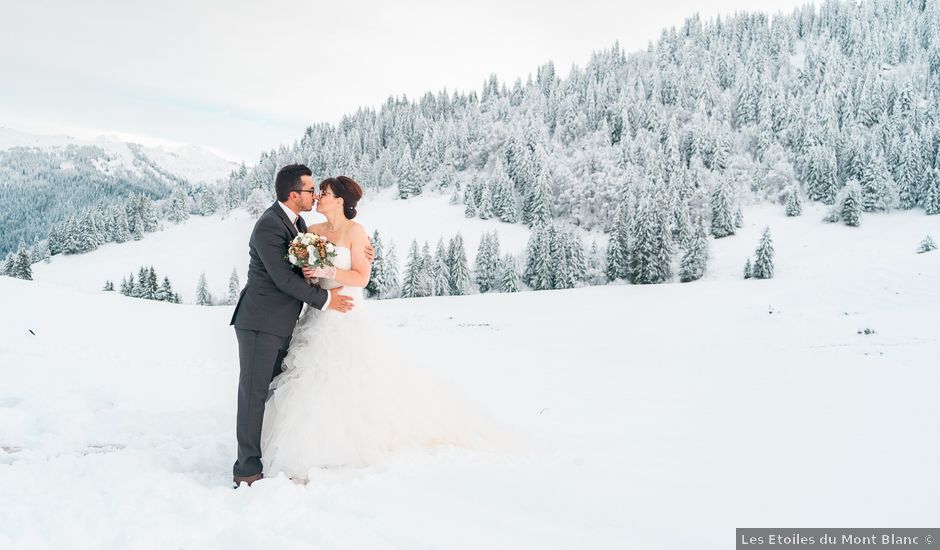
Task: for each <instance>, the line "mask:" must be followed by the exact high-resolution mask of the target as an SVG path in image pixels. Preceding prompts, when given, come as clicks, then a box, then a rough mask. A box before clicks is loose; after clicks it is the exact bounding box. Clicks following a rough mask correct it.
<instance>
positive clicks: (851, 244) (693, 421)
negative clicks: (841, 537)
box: [0, 201, 940, 550]
mask: <svg viewBox="0 0 940 550" xmlns="http://www.w3.org/2000/svg"><path fill="white" fill-rule="evenodd" d="M409 203H411V201H409ZM390 204H392V205H394V204H395V203H390ZM389 208H391V207H389ZM441 208H447V206H441ZM450 208H453V207H450ZM376 210H378V209H376ZM361 212H363V217H365V213H366V212H369V210H367V209H366V208H365V205H363V208H362V210H361ZM821 215H822V211H821V210H820V211H818V212H817V211H814V210H812V209H811V208H810V209H808V212H807V213H806V214H805V215H804V216H803V217H801V218H796V219H786V218H784V217H783V216H782V215H781V214H779V213H778V211H777V209H773V208H770V207H758V208H752V209H749V210H747V211H746V212H745V217H746V220H747V222H748V225H747V227H745V229H744V230H743V231H742V233H741V234H739V235H737V236H734V237H729V238H726V239H722V240H720V241H718V242H712V243H711V244H712V252H713V255H714V261H713V264H712V267H711V271H710V273H709V275H708V276H707V278H706V279H705V280H703V281H699V282H696V283H693V284H682V285H680V284H667V285H658V286H632V285H615V286H608V287H595V288H583V289H575V290H569V291H551V292H524V293H519V294H511V295H500V294H489V295H475V296H466V297H456V298H424V299H413V300H390V301H381V302H370V303H369V304H368V307H369V308H370V309H371V311H372V312H373V313H374V315H376V316H377V318H378V319H379V320H380V322H381V323H382V324H383V325H384V326H386V327H387V329H388V331H389V332H390V333H392V334H393V335H395V337H397V338H398V339H399V340H401V341H402V342H403V343H404V344H405V345H407V346H408V347H409V348H410V349H411V350H412V351H413V353H414V354H415V355H416V357H417V358H418V359H420V360H422V361H423V362H425V363H426V364H427V365H428V366H429V368H432V369H434V370H435V371H436V372H438V373H439V374H440V375H441V376H442V377H444V378H446V379H447V380H449V381H450V382H451V383H453V384H455V385H457V386H458V387H460V388H461V389H462V391H463V392H464V393H465V394H466V395H467V396H469V397H470V398H471V399H473V400H475V401H476V402H478V403H479V404H480V406H481V407H483V408H484V409H485V410H486V411H488V413H489V414H490V415H491V416H492V417H494V418H496V419H497V420H498V421H499V422H500V423H502V424H503V425H505V426H506V427H507V428H510V429H512V430H515V431H517V432H519V433H521V434H525V435H526V437H528V438H529V439H530V440H531V444H530V446H531V450H530V451H529V452H528V453H526V454H523V453H518V454H503V455H488V454H476V453H469V452H462V451H456V450H449V451H440V452H434V453H431V452H429V453H426V454H415V455H401V456H398V457H395V458H392V459H389V460H388V461H387V462H386V463H383V464H381V465H377V466H374V467H370V468H365V469H335V470H325V471H322V472H321V474H320V476H319V477H318V478H316V479H314V480H313V481H312V482H311V483H310V484H309V485H308V486H299V485H295V484H294V483H292V482H290V481H289V480H287V479H284V478H275V479H267V480H263V481H261V482H259V483H257V484H256V485H254V486H253V487H251V488H250V489H243V490H238V491H234V490H232V489H231V488H230V481H231V463H232V461H233V459H234V454H235V439H234V422H235V389H236V383H237V361H236V344H235V338H234V334H233V332H232V330H231V328H230V327H228V326H227V322H228V318H229V315H230V313H231V308H228V307H215V308H205V307H196V306H188V305H171V304H165V303H157V302H147V301H141V300H134V299H130V298H124V297H121V296H117V295H113V294H105V293H101V292H98V291H97V288H99V287H100V284H101V282H102V281H101V279H103V278H106V277H110V278H117V279H120V275H121V273H122V272H126V271H129V270H130V269H131V268H134V269H136V267H137V266H138V265H139V264H140V263H143V262H147V263H148V264H149V263H154V265H155V266H156V267H157V270H158V271H159V272H160V273H164V272H169V274H170V276H171V278H173V280H174V282H175V281H176V278H177V277H178V278H181V279H182V278H183V277H184V275H185V276H186V277H189V278H190V279H191V280H192V281H195V276H196V275H197V274H198V273H197V272H198V271H201V270H202V269H205V270H206V271H207V272H209V271H210V270H211V269H216V268H217V269H218V270H219V272H218V274H214V275H213V279H212V281H215V283H214V284H216V285H221V284H222V283H223V282H224V280H225V278H226V277H227V273H228V272H229V271H230V270H231V268H232V261H234V260H241V259H242V258H241V256H240V255H244V254H245V245H244V240H245V238H246V236H247V232H248V230H249V229H250V222H249V221H247V220H240V219H238V218H231V219H230V220H226V221H225V222H223V223H221V224H220V223H218V222H217V223H216V225H215V226H214V228H213V226H211V224H210V222H209V221H207V220H203V219H198V218H194V219H193V220H190V222H189V225H187V226H186V227H191V228H192V229H193V231H192V232H191V234H190V235H189V236H188V237H187V238H186V239H181V238H177V239H176V240H175V241H173V240H172V239H170V237H171V236H172V235H173V233H172V232H173V231H174V230H175V229H170V230H168V231H165V232H163V233H158V234H154V235H148V236H147V238H146V239H145V240H144V241H141V242H138V243H131V244H127V245H124V246H121V247H119V246H116V245H107V246H105V247H103V248H102V249H101V250H98V251H96V252H93V253H90V254H87V255H84V256H77V257H73V258H62V259H56V260H55V261H53V262H52V263H51V264H49V265H46V266H41V267H40V266H37V267H38V268H37V269H36V275H37V279H38V281H36V282H24V281H19V280H13V279H8V278H0V301H2V303H3V312H4V314H3V315H2V316H0V334H2V337H0V377H2V380H3V384H0V495H2V505H0V548H17V549H19V548H23V549H41V548H70V549H84V548H89V549H91V548H95V549H99V548H115V549H118V548H120V549H124V548H160V549H163V548H200V549H201V548H220V549H239V548H245V549H255V548H304V549H311V548H323V549H358V548H363V549H385V548H389V549H391V548H408V549H412V548H423V549H431V548H434V549H437V548H446V549H474V550H475V549H479V548H507V549H510V548H512V549H518V548H539V549H543V548H544V549H562V548H569V549H575V548H578V549H580V548H644V549H648V548H677V549H678V548H681V549H688V548H728V547H729V546H730V545H731V544H732V540H733V537H734V528H735V527H744V526H781V527H783V526H804V527H827V526H829V527H831V526H875V525H881V526H884V525H889V526H895V527H917V526H920V527H922V526H925V525H928V526H929V525H932V524H934V523H936V518H937V517H940V504H938V501H937V498H936V495H937V494H938V492H940V474H938V469H937V464H938V463H940V442H938V440H937V437H936V436H937V433H940V399H938V398H937V389H938V388H940V323H938V321H940V251H935V252H932V253H928V254H920V255H918V254H914V250H915V249H916V247H917V245H918V243H919V242H920V240H921V239H922V238H923V237H924V235H925V234H927V233H931V234H932V235H933V236H934V238H935V239H936V238H938V237H940V216H933V217H928V216H924V215H923V214H922V213H916V212H906V213H895V214H890V215H884V216H867V217H866V218H864V219H863V222H862V226H861V227H859V228H849V227H845V226H841V225H825V224H821V223H820V222H819V219H820V218H821ZM375 216H376V220H377V222H378V221H381V223H382V224H383V225H384V224H387V225H388V226H389V232H390V233H393V232H394V231H393V229H392V227H391V226H392V222H393V221H396V222H398V221H400V220H406V219H408V218H407V216H403V215H402V216H400V215H399V214H398V213H392V211H391V210H389V213H388V214H387V218H382V217H381V216H380V215H379V214H378V213H375ZM449 219H453V220H455V221H454V222H452V223H455V224H464V223H469V222H472V221H473V220H469V221H465V220H462V219H459V218H456V217H453V216H451V217H449ZM458 219H459V221H456V220H458ZM477 222H479V220H477ZM200 223H205V224H206V227H205V231H203V229H202V228H201V227H200V226H199V224H200ZM225 223H228V224H230V225H224V224H225ZM409 223H411V222H410V221H409V222H408V223H403V224H402V225H401V228H400V229H399V230H398V234H399V235H401V238H402V239H403V238H408V241H409V242H410V237H408V234H409V232H413V231H414V232H416V231H417V230H419V229H420V226H419V225H417V224H416V223H415V224H413V225H408V224H409ZM448 223H451V222H448ZM479 223H480V224H483V223H484V222H479ZM767 224H769V225H771V227H772V231H773V235H774V240H775V246H776V249H777V278H775V279H773V280H767V281H756V280H751V281H744V280H742V279H741V278H740V271H741V268H742V266H743V263H744V260H745V258H746V257H747V255H748V254H751V253H752V252H753V250H754V248H755V246H756V245H757V241H758V238H759V235H760V232H761V230H762V229H763V226H764V225H767ZM461 227H462V228H465V227H466V226H465V225H461ZM197 229H198V230H197ZM508 229H511V228H509V227H508V226H507V231H508ZM517 229H520V228H517ZM463 230H464V231H465V233H464V236H465V238H467V242H468V252H470V250H469V249H473V248H475V246H470V243H472V245H475V244H476V240H477V238H478V236H477V235H472V236H471V235H468V234H467V232H466V229H463ZM180 231H181V233H180V235H183V233H182V229H180ZM520 231H524V230H522V229H520ZM220 232H222V233H220ZM225 232H231V233H233V239H232V240H233V244H232V249H231V251H230V252H225V254H226V255H225V256H224V259H225V263H224V265H221V266H219V265H216V264H217V263H221V260H222V259H223V256H221V255H220V256H218V257H217V256H212V255H211V254H212V253H207V254H210V255H209V256H207V257H205V258H204V259H203V260H195V261H194V258H197V257H198V255H197V254H196V250H197V249H198V248H199V247H198V246H197V245H198V244H199V243H198V241H199V239H206V238H212V239H214V238H215V237H217V236H218V235H219V234H224V233H225ZM442 232H443V233H444V234H449V233H450V230H449V229H446V228H445V229H443V230H442ZM501 238H503V240H504V242H512V243H513V245H512V246H513V247H516V248H521V246H522V245H523V243H524V240H525V235H523V234H521V233H520V234H518V235H515V236H510V234H509V233H508V232H507V233H506V234H505V235H503V232H502V228H501ZM161 239H167V240H166V241H161ZM514 239H515V240H514ZM190 242H192V243H194V244H193V248H191V249H190V248H184V245H185V246H189V244H188V243H190ZM396 242H398V244H399V249H400V254H401V248H402V246H403V245H404V244H405V243H404V241H403V240H400V238H399V237H396ZM171 244H173V246H176V247H177V248H176V249H172V248H171V249H163V248H162V247H163V246H170V245H171ZM226 246H228V245H226ZM219 254H222V252H220V253H219ZM228 254H234V255H235V256H232V258H233V259H230V258H229V256H228ZM177 255H178V256H179V257H180V258H181V259H180V260H179V265H173V264H172V261H171V260H172V259H173V258H174V257H175V256H177ZM148 257H149V258H151V259H150V260H148V259H147V258H148ZM184 260H185V265H184ZM111 262H113V264H111ZM199 262H204V263H201V264H200V263H199ZM190 263H192V264H193V265H189V264H190ZM240 268H241V266H240ZM93 269H100V270H101V271H100V272H93V271H92V270H93ZM176 269H179V270H180V271H179V274H178V275H175V273H176V272H175V271H173V270H176ZM186 269H189V270H191V273H189V274H188V275H186V274H185V273H184V271H185V270H186ZM112 273H113V274H112ZM865 329H870V330H873V331H874V333H873V334H864V330H865ZM860 331H861V332H862V333H860Z"/></svg>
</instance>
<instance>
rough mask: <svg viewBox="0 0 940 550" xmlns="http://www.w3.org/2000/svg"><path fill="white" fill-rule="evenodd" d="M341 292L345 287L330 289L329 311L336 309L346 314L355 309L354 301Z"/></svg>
mask: <svg viewBox="0 0 940 550" xmlns="http://www.w3.org/2000/svg"><path fill="white" fill-rule="evenodd" d="M340 290H343V287H341V286H340V287H336V288H333V289H330V291H329V292H330V307H328V308H327V309H335V310H336V311H338V312H340V313H346V312H347V311H349V310H350V309H352V308H353V299H352V297H351V296H346V295H345V294H340V293H339V291H340Z"/></svg>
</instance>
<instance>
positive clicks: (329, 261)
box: [284, 233, 336, 268]
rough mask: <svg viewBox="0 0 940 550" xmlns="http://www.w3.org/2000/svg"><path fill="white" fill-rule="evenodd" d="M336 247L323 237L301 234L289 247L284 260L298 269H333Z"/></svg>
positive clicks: (313, 234)
mask: <svg viewBox="0 0 940 550" xmlns="http://www.w3.org/2000/svg"><path fill="white" fill-rule="evenodd" d="M335 257H336V245H334V244H333V243H331V242H330V241H329V240H328V239H327V238H326V237H324V236H323V235H317V234H316V233H300V234H298V235H297V236H296V237H294V240H292V241H291V242H290V244H289V245H287V256H285V257H284V258H285V259H286V260H287V261H288V262H290V263H291V265H294V266H297V267H313V268H316V267H332V266H333V258H335Z"/></svg>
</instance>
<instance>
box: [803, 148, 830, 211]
mask: <svg viewBox="0 0 940 550" xmlns="http://www.w3.org/2000/svg"><path fill="white" fill-rule="evenodd" d="M807 155H808V159H807V161H806V189H807V194H808V195H809V198H810V199H812V200H814V201H821V202H822V203H823V204H833V203H834V202H835V199H836V181H837V180H836V172H837V164H836V153H835V151H834V150H833V149H832V147H830V146H828V145H814V146H812V147H810V148H809V151H808V152H807Z"/></svg>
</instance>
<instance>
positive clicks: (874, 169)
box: [860, 153, 897, 212]
mask: <svg viewBox="0 0 940 550" xmlns="http://www.w3.org/2000/svg"><path fill="white" fill-rule="evenodd" d="M860 183H861V187H862V208H863V209H864V210H865V212H884V211H887V210H890V209H891V208H894V206H895V205H896V204H897V191H896V184H895V183H894V178H893V177H892V176H891V172H890V171H889V170H888V165H887V164H886V163H885V159H884V157H883V156H882V155H881V154H880V153H878V154H875V155H873V156H872V158H871V160H869V161H868V163H866V164H865V168H864V170H863V172H862V181H861V182H860Z"/></svg>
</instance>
